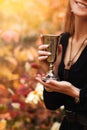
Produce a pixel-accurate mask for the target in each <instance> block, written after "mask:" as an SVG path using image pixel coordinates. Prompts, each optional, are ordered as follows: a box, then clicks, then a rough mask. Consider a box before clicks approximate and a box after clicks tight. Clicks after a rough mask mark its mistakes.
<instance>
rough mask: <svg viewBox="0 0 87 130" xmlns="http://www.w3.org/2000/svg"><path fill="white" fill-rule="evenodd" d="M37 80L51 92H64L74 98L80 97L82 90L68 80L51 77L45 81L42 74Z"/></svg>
mask: <svg viewBox="0 0 87 130" xmlns="http://www.w3.org/2000/svg"><path fill="white" fill-rule="evenodd" d="M36 80H37V81H38V82H40V83H41V84H42V85H43V86H45V87H46V89H48V90H50V91H51V92H52V91H53V92H59V93H63V94H66V95H69V96H71V97H74V98H76V97H79V93H80V90H79V89H78V88H76V87H75V86H73V85H72V84H71V83H69V82H67V81H56V80H52V79H49V80H47V81H46V82H43V81H42V78H41V76H40V75H38V76H37V77H36Z"/></svg>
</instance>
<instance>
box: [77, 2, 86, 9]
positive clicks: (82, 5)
mask: <svg viewBox="0 0 87 130" xmlns="http://www.w3.org/2000/svg"><path fill="white" fill-rule="evenodd" d="M75 3H76V4H77V5H78V6H80V7H81V8H87V5H86V4H84V3H82V2H78V1H76V2H75Z"/></svg>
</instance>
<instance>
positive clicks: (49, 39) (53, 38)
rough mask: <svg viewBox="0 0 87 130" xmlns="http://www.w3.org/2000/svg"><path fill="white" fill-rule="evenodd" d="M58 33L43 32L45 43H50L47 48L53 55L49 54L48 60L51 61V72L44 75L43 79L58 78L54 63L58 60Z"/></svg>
mask: <svg viewBox="0 0 87 130" xmlns="http://www.w3.org/2000/svg"><path fill="white" fill-rule="evenodd" d="M58 38H59V36H58V35H52V34H43V35H42V39H43V44H49V47H48V48H47V51H49V52H51V55H50V56H48V58H47V62H48V63H49V72H48V73H47V75H46V76H45V77H43V81H46V80H48V79H49V78H50V79H56V77H55V76H54V74H53V64H54V62H55V60H56V56H57V53H58Z"/></svg>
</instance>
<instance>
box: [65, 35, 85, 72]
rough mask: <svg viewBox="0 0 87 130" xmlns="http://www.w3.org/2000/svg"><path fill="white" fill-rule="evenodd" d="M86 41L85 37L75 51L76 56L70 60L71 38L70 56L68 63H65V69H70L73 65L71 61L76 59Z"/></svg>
mask: <svg viewBox="0 0 87 130" xmlns="http://www.w3.org/2000/svg"><path fill="white" fill-rule="evenodd" d="M86 40H87V37H86V38H85V39H84V40H83V42H82V44H81V46H80V47H79V49H78V50H77V52H76V54H75V55H74V57H73V58H72V59H71V53H72V43H73V37H72V39H71V46H70V56H69V61H68V63H67V65H66V66H65V69H67V70H69V69H70V68H71V66H72V65H73V61H74V59H75V58H76V56H77V55H78V53H79V52H80V50H81V48H82V47H83V45H84V43H85V41H86Z"/></svg>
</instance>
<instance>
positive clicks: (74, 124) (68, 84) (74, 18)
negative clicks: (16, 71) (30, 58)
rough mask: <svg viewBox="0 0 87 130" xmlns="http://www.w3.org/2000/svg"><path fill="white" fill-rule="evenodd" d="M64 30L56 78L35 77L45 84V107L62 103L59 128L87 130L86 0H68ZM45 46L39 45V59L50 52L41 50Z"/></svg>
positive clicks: (61, 129) (52, 107)
mask: <svg viewBox="0 0 87 130" xmlns="http://www.w3.org/2000/svg"><path fill="white" fill-rule="evenodd" d="M64 29H65V30H64V33H63V34H61V40H60V44H59V45H58V49H59V51H58V56H57V61H56V63H55V70H54V73H55V72H57V70H58V73H57V75H58V77H59V78H60V81H56V80H51V79H50V80H47V81H46V82H43V81H42V79H41V76H37V77H36V79H37V81H39V82H40V83H41V84H43V85H44V86H45V89H44V93H43V96H44V102H45V105H46V107H47V108H48V109H51V110H56V109H58V108H59V107H60V106H62V105H64V106H65V117H64V119H63V121H62V123H61V126H60V130H87V0H69V2H68V7H67V12H66V20H65V28H64ZM47 47H48V46H47V45H40V46H39V50H38V54H39V60H40V61H45V60H46V59H47V57H48V56H49V55H51V54H50V53H49V52H46V51H44V49H46V48H47ZM48 89H49V90H50V91H48Z"/></svg>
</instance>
